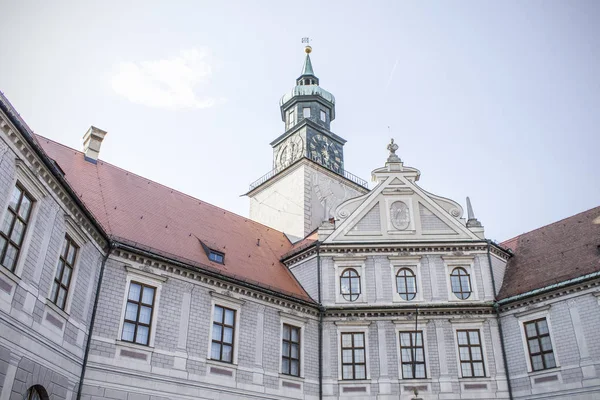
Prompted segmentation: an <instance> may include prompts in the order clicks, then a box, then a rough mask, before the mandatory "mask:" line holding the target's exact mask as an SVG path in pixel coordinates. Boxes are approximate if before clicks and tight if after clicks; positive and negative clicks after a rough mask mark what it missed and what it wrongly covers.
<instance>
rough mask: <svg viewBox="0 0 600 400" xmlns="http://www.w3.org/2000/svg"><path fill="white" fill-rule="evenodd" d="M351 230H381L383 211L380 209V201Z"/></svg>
mask: <svg viewBox="0 0 600 400" xmlns="http://www.w3.org/2000/svg"><path fill="white" fill-rule="evenodd" d="M350 230H351V231H352V232H380V231H381V213H380V211H379V203H377V204H375V205H374V206H373V208H371V209H370V210H369V212H367V213H366V214H365V216H364V217H362V219H361V220H360V221H358V223H357V224H356V225H354V226H353V227H352V228H351V229H350Z"/></svg>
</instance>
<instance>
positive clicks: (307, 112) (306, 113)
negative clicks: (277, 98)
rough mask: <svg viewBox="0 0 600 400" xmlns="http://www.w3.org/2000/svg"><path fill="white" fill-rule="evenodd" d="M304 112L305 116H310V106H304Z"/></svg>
mask: <svg viewBox="0 0 600 400" xmlns="http://www.w3.org/2000/svg"><path fill="white" fill-rule="evenodd" d="M302 114H303V116H304V118H309V117H310V108H308V107H304V108H303V109H302Z"/></svg>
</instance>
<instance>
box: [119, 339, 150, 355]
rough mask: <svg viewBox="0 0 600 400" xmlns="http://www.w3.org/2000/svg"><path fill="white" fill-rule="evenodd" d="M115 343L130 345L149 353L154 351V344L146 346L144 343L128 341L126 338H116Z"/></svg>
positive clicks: (121, 345) (132, 347) (129, 346)
mask: <svg viewBox="0 0 600 400" xmlns="http://www.w3.org/2000/svg"><path fill="white" fill-rule="evenodd" d="M115 344H116V345H117V346H119V347H128V348H130V349H135V350H140V351H144V352H147V353H152V352H153V351H154V346H150V345H148V346H146V345H143V344H138V343H133V342H127V341H125V340H119V339H117V340H115Z"/></svg>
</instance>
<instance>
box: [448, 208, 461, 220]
mask: <svg viewBox="0 0 600 400" xmlns="http://www.w3.org/2000/svg"><path fill="white" fill-rule="evenodd" d="M450 215H452V216H453V217H454V218H458V217H460V210H459V209H458V208H452V209H450Z"/></svg>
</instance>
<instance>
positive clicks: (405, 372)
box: [402, 364, 413, 379]
mask: <svg viewBox="0 0 600 400" xmlns="http://www.w3.org/2000/svg"><path fill="white" fill-rule="evenodd" d="M412 369H413V367H412V365H411V364H402V377H403V378H404V379H410V378H412V377H413V373H412Z"/></svg>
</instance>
